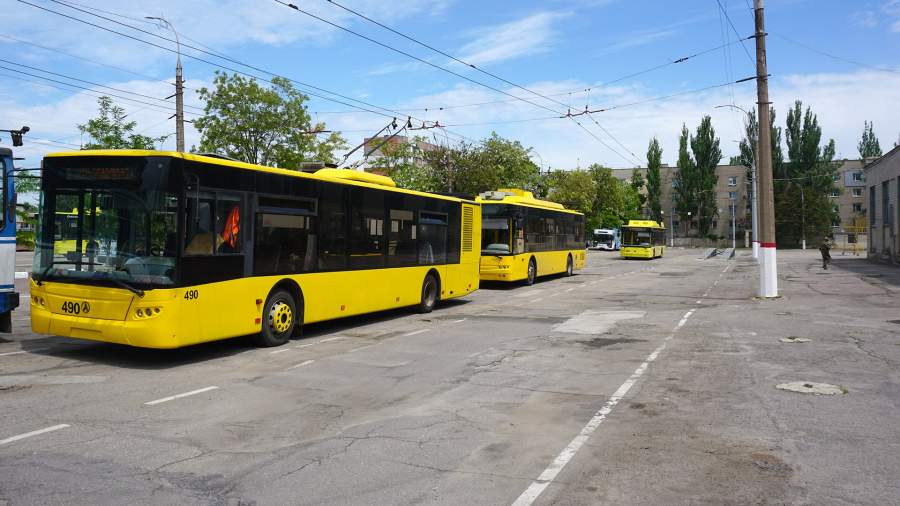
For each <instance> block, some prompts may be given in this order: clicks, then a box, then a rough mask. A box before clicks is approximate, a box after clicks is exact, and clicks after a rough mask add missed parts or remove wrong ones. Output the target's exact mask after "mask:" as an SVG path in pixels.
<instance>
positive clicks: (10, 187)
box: [0, 147, 19, 333]
mask: <svg viewBox="0 0 900 506" xmlns="http://www.w3.org/2000/svg"><path fill="white" fill-rule="evenodd" d="M0 174H2V178H0V194H2V195H3V202H2V209H0V218H2V221H0V223H2V227H0V332H6V333H9V332H12V311H13V309H15V308H16V307H18V306H19V294H18V293H17V292H16V285H15V277H16V191H15V188H16V187H15V184H13V181H14V178H13V177H14V174H13V154H12V150H11V149H9V148H3V147H0Z"/></svg>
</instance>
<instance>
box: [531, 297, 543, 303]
mask: <svg viewBox="0 0 900 506" xmlns="http://www.w3.org/2000/svg"><path fill="white" fill-rule="evenodd" d="M542 300H544V298H543V297H538V298H536V299H533V300H529V301H528V303H529V304H534V303H535V302H540V301H542Z"/></svg>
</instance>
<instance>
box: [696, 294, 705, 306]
mask: <svg viewBox="0 0 900 506" xmlns="http://www.w3.org/2000/svg"><path fill="white" fill-rule="evenodd" d="M704 297H705V295H704ZM702 302H703V301H702V300H698V301H697V304H701V303H702Z"/></svg>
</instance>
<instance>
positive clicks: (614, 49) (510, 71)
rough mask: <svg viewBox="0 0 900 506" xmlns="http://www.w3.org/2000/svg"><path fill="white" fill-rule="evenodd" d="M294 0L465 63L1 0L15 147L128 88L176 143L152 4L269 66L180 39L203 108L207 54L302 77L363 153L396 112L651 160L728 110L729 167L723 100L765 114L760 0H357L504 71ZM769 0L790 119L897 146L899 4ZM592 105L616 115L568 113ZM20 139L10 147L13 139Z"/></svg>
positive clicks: (290, 16)
mask: <svg viewBox="0 0 900 506" xmlns="http://www.w3.org/2000/svg"><path fill="white" fill-rule="evenodd" d="M293 1H294V2H295V3H296V4H297V5H298V7H300V8H301V9H303V10H305V11H307V12H309V13H311V14H314V15H315V16H318V17H320V18H322V19H325V20H328V21H330V22H331V23H333V24H334V25H337V26H340V27H344V28H347V29H349V30H353V31H355V32H358V33H360V34H362V35H364V36H366V37H369V38H371V39H374V40H376V41H378V42H381V43H383V44H384V45H386V46H390V47H393V48H396V49H398V50H400V51H404V52H407V53H409V54H412V55H415V56H417V57H418V58H420V59H422V60H425V61H427V62H429V63H431V64H433V65H436V66H439V67H443V68H445V69H447V70H449V71H452V72H454V73H456V74H458V75H453V74H451V73H449V72H445V71H443V70H440V69H438V68H434V67H431V66H429V65H428V64H426V63H422V62H420V61H416V60H414V59H412V58H410V57H408V56H405V55H402V54H400V53H398V52H394V51H392V50H390V49H388V48H386V47H383V46H380V45H378V44H376V43H374V42H371V41H368V40H364V39H362V38H359V37H357V36H354V35H352V34H350V33H347V32H345V31H342V30H340V29H339V28H337V27H335V26H333V25H329V24H327V23H326V22H324V21H321V20H317V19H314V18H312V17H310V16H307V15H305V14H303V13H301V12H297V11H295V10H293V9H290V8H288V7H285V6H284V5H281V4H279V3H278V2H277V1H275V0H155V1H153V2H140V1H129V0H115V1H113V0H21V1H20V0H0V12H2V13H3V16H2V19H3V30H2V31H0V54H2V56H0V128H2V129H9V128H18V127H19V126H21V125H28V126H29V127H30V128H31V132H29V133H28V134H27V135H26V137H25V139H26V145H25V146H24V147H22V148H17V150H16V155H17V156H22V157H25V160H23V161H19V162H18V165H19V166H22V167H37V166H39V164H40V158H41V157H42V156H43V155H44V154H46V153H49V152H54V151H62V150H69V149H77V148H78V147H79V146H80V144H81V142H82V141H83V139H82V138H81V135H80V133H79V131H78V129H77V125H78V124H83V123H85V122H86V121H87V120H88V119H90V118H92V117H94V116H95V115H96V112H97V97H98V96H99V95H102V94H112V95H119V96H120V97H121V98H117V97H114V98H113V100H114V101H115V102H116V103H117V104H118V105H120V106H122V107H123V108H124V109H125V110H126V112H127V113H128V114H129V116H128V118H129V119H131V120H134V121H136V122H137V129H136V130H137V131H138V132H140V133H142V134H145V135H150V136H154V137H160V136H167V135H168V137H167V139H166V140H165V141H163V142H162V143H161V144H160V147H161V148H162V149H174V147H175V136H174V135H170V134H173V132H174V131H175V127H174V120H171V119H169V116H170V115H171V114H172V113H173V112H174V101H173V100H172V99H168V100H167V99H166V97H169V96H170V95H172V94H173V93H174V89H173V85H172V84H171V83H172V82H174V77H173V76H174V66H175V54H174V53H173V52H171V49H172V48H174V46H175V45H174V44H173V43H171V42H169V41H167V40H165V39H166V38H171V37H172V36H171V32H169V31H167V30H165V29H163V28H160V27H159V26H157V25H156V24H154V22H152V21H148V20H146V19H145V16H162V17H165V18H166V19H167V20H168V21H169V22H170V23H171V25H172V26H173V27H174V28H175V29H176V30H177V31H178V33H179V35H180V37H181V41H182V44H185V45H191V46H194V47H195V48H206V50H208V51H210V52H213V53H217V54H221V55H225V56H227V57H229V58H231V59H232V60H235V61H237V62H240V63H243V64H250V65H253V66H254V67H256V68H257V69H258V70H253V69H250V68H248V67H244V66H241V65H240V64H238V63H232V62H227V61H224V60H221V59H219V58H216V57H211V56H208V55H204V54H200V53H198V52H197V51H195V50H193V49H190V48H187V47H182V52H183V54H184V56H183V57H182V60H183V66H184V72H185V79H186V86H187V87H188V89H187V90H186V93H185V102H186V104H187V107H186V117H187V118H193V117H196V115H197V113H199V112H201V109H200V108H202V103H201V102H200V101H199V100H198V99H197V97H196V90H197V89H199V88H201V87H203V86H208V85H209V84H210V83H211V82H212V79H213V77H214V73H215V71H216V70H220V71H221V70H222V69H221V68H219V67H216V66H213V65H209V64H207V63H203V62H200V61H197V60H196V59H194V58H191V57H190V55H193V56H197V57H200V58H203V59H206V60H209V61H214V62H218V63H220V64H221V65H225V66H228V67H231V68H232V69H238V70H241V71H245V72H248V73H251V74H256V75H259V76H261V77H263V78H267V77H270V75H271V74H275V75H280V76H284V77H288V78H290V79H292V80H294V81H295V83H303V84H302V85H301V84H297V87H298V88H300V89H302V90H303V91H305V92H307V93H315V94H316V95H320V96H312V95H310V99H309V102H308V106H309V111H310V113H311V114H312V116H313V119H314V120H316V121H321V122H324V123H325V124H326V128H328V129H330V130H340V131H342V132H343V135H344V137H345V138H346V139H347V141H348V143H349V144H350V145H351V146H355V145H357V144H359V143H361V142H362V139H363V137H364V136H369V135H372V134H374V133H375V132H377V131H378V130H380V129H381V128H382V127H384V126H385V125H386V124H388V123H389V122H390V121H391V118H390V116H395V115H396V116H397V117H398V121H399V122H400V123H403V120H405V119H406V117H411V118H413V119H412V123H413V125H414V126H421V124H422V121H428V122H434V121H438V122H439V123H440V124H441V125H443V126H445V127H446V128H442V129H428V130H420V131H416V132H413V133H414V134H418V135H423V136H426V137H427V138H428V139H429V140H430V141H431V142H434V143H440V144H447V143H449V144H455V143H459V142H461V141H466V142H477V141H479V140H481V139H484V138H485V137H488V136H489V135H491V132H496V133H497V134H498V135H500V136H502V137H505V138H508V139H512V140H517V141H520V142H521V143H522V144H523V145H524V146H525V147H528V148H531V149H532V158H533V159H534V161H535V163H538V164H539V165H541V166H542V167H543V168H544V169H549V168H554V169H573V168H576V167H586V166H588V165H590V164H592V163H600V164H603V165H606V166H610V167H621V168H624V167H633V166H637V165H643V164H646V151H647V144H648V142H649V140H650V139H651V138H652V137H657V138H658V139H659V141H660V143H661V145H662V147H663V162H664V163H669V164H671V165H674V164H675V162H676V160H677V155H678V152H677V150H678V136H679V132H680V130H681V127H682V124H684V125H687V127H688V128H690V129H692V130H693V129H695V128H696V127H697V125H698V124H699V122H700V120H701V118H702V117H703V116H704V115H711V116H712V119H713V126H714V128H715V129H716V132H717V134H718V135H719V137H720V139H721V146H722V150H723V152H724V154H725V157H726V159H725V160H723V163H726V162H727V157H728V156H731V155H734V154H737V150H738V144H737V141H738V140H739V139H740V138H741V136H742V131H743V126H742V123H743V118H744V116H743V113H741V112H740V111H739V110H737V109H736V108H733V107H717V106H722V105H734V106H736V107H742V108H744V109H750V108H753V107H754V106H755V102H756V89H755V85H754V81H752V80H751V81H748V82H743V83H738V84H731V85H728V84H727V83H733V82H734V81H737V80H740V79H743V78H746V77H751V76H753V75H755V73H756V71H755V62H754V52H755V47H754V41H753V40H747V41H743V42H741V41H738V40H737V39H738V38H739V36H740V38H745V37H748V36H750V35H752V34H753V14H752V11H751V10H750V9H749V4H751V3H752V0H682V1H680V2H674V1H664V0H565V1H564V0H540V1H538V0H517V1H515V2H510V1H498V0H493V1H491V0H486V1H484V0H483V1H477V2H476V1H472V0H406V1H404V2H396V3H394V2H383V1H375V0H340V1H339V3H341V5H344V6H346V7H349V8H351V9H354V10H356V11H357V12H359V13H362V14H365V15H366V16H368V17H370V18H372V19H374V20H376V21H379V22H381V23H383V24H385V25H387V26H390V27H391V28H394V29H395V30H397V31H399V32H402V33H403V34H406V35H408V36H410V37H412V38H414V39H417V40H419V41H421V42H424V43H426V44H428V45H431V46H432V47H434V48H437V49H440V50H441V51H443V52H445V53H447V54H449V55H451V56H454V57H456V58H458V59H459V60H462V61H464V62H466V63H469V64H473V65H475V66H476V67H478V68H479V69H482V70H484V71H486V72H489V73H490V74H493V76H496V78H495V77H492V76H489V75H486V74H484V73H480V72H478V71H477V70H474V69H472V68H469V67H466V66H464V65H462V64H460V63H458V62H456V61H453V60H451V59H449V58H447V57H446V56H443V55H441V54H438V53H436V52H433V51H431V50H429V49H427V48H425V47H422V46H420V45H417V44H415V43H413V42H411V41H409V40H407V39H404V38H402V37H400V36H398V35H396V34H394V33H391V32H389V31H387V30H385V29H383V28H380V27H378V26H376V25H374V24H372V23H370V22H367V21H365V20H363V19H361V18H359V17H356V16H354V15H353V14H351V13H348V12H347V11H344V10H342V9H340V8H339V7H337V6H336V5H334V4H332V3H331V2H329V1H328V0H293ZM765 6H766V11H765V12H766V28H767V32H768V33H769V37H768V38H767V45H768V65H769V73H770V74H771V78H770V83H769V84H770V98H771V100H772V102H773V104H774V107H775V109H776V121H777V123H778V124H779V125H782V126H783V125H784V119H785V117H786V112H787V109H788V107H789V106H790V105H791V104H792V103H793V102H794V101H795V100H802V101H803V103H804V106H810V107H811V108H812V110H813V112H814V113H816V114H817V115H818V119H819V122H820V125H821V126H822V130H823V137H825V138H826V139H827V138H834V140H835V141H836V143H837V152H838V156H839V157H842V158H855V157H858V153H857V148H856V145H857V142H858V140H859V137H860V134H861V131H862V128H863V122H864V121H873V122H874V127H875V133H876V135H877V136H878V137H879V139H880V141H881V146H882V149H883V150H884V151H887V150H888V149H890V148H891V147H892V146H893V145H894V143H895V142H897V141H898V138H900V114H897V110H898V104H900V61H898V58H900V56H898V55H900V0H872V1H869V0H852V1H851V0H766V2H765ZM720 7H721V8H720ZM51 11H55V12H51ZM57 13H60V14H65V15H66V16H70V17H73V18H77V19H81V20H84V21H86V22H88V23H91V24H85V23H82V22H79V21H76V20H73V19H70V18H67V17H64V16H61V15H60V14H57ZM104 18H106V19H104ZM119 23H124V24H125V25H130V26H131V27H135V28H138V29H140V30H143V31H144V32H141V31H136V30H135V29H133V28H131V27H128V26H123V25H122V24H119ZM101 27H105V28H108V29H109V30H115V31H118V32H121V33H122V34H126V35H128V36H131V37H135V38H138V39H144V40H146V41H150V42H153V43H154V44H157V45H158V46H162V47H154V46H152V45H148V44H145V43H142V42H139V41H137V40H134V39H132V38H128V37H126V36H124V35H121V34H115V33H111V32H110V31H108V30H104V29H103V28H101ZM723 46H724V47H723ZM165 48H169V50H166V49H165ZM687 56H690V58H688V59H687V60H685V61H682V62H680V63H672V62H674V61H676V60H679V59H681V58H683V57H687ZM29 67H30V68H29ZM48 72H49V73H48ZM265 72H268V73H270V74H266V73H265ZM51 73H52V74H51ZM29 74H30V75H29ZM460 76H464V77H460ZM73 78H74V79H77V80H73ZM465 78H468V79H470V80H471V81H470V80H466V79H465ZM497 78H499V79H497ZM472 81H475V82H472ZM65 83H68V84H65ZM510 83H514V84H515V85H518V86H520V87H517V86H513V85H511V84H510ZM71 85H75V87H73V86H71ZM307 86H314V87H316V88H309V87H307ZM82 88H85V89H82ZM492 88H493V89H492ZM322 90H327V91H322ZM134 93H138V94H141V95H145V97H141V96H138V95H134ZM333 93H336V94H340V95H342V96H343V97H346V98H342V97H339V96H337V95H334V94H333ZM541 95H542V96H541ZM511 96H513V97H520V98H521V99H516V98H511ZM321 97H326V98H330V99H331V100H326V99H325V98H321ZM663 97H668V98H663ZM354 100H356V101H354ZM363 102H364V103H365V104H368V105H364V104H363ZM586 107H587V108H588V109H589V110H599V109H605V111H603V112H596V113H593V114H591V115H581V116H577V117H575V118H565V117H561V116H564V115H565V114H566V112H567V111H572V112H578V111H583V110H584V109H585V108H586ZM359 108H365V109H369V110H370V111H372V110H375V111H378V112H380V113H381V115H379V114H374V113H372V112H366V111H361V110H360V109H359ZM388 111H393V112H388ZM576 121H577V122H580V123H581V125H580V126H579V125H578V124H577V123H576ZM2 135H3V137H2V138H0V145H5V146H10V145H11V142H10V140H9V137H8V136H6V134H2ZM186 137H187V145H188V146H189V147H190V146H191V145H196V144H197V143H198V142H199V138H200V137H199V134H198V133H197V132H196V131H195V130H194V129H193V127H192V126H191V125H190V124H188V126H187V133H186Z"/></svg>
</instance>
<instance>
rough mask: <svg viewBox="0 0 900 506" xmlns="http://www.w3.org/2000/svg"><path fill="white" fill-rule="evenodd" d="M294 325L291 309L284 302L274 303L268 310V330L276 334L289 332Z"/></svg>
mask: <svg viewBox="0 0 900 506" xmlns="http://www.w3.org/2000/svg"><path fill="white" fill-rule="evenodd" d="M293 323H294V315H293V312H292V311H291V307H290V306H288V305H287V304H285V303H284V302H281V301H279V302H276V303H274V304H272V308H271V309H269V328H270V329H272V330H274V331H275V332H276V333H278V334H282V333H284V332H287V331H288V330H290V328H291V325H293Z"/></svg>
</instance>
